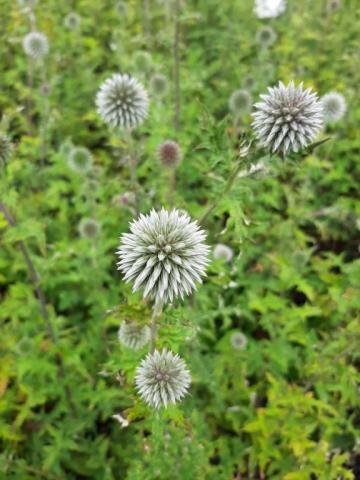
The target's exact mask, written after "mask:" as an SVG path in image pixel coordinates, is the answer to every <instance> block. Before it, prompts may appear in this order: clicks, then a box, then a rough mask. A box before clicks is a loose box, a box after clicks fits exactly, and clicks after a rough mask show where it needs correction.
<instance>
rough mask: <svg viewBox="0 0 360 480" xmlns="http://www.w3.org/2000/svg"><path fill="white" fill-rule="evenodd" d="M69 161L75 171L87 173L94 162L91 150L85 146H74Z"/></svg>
mask: <svg viewBox="0 0 360 480" xmlns="http://www.w3.org/2000/svg"><path fill="white" fill-rule="evenodd" d="M68 163H69V166H70V168H71V169H72V170H74V171H75V172H78V173H81V174H84V173H87V172H88V171H89V170H90V169H91V167H92V163H93V159H92V155H91V152H90V151H89V150H88V149H87V148H85V147H74V148H72V149H71V150H70V153H69V157H68Z"/></svg>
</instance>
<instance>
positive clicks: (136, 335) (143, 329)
mask: <svg viewBox="0 0 360 480" xmlns="http://www.w3.org/2000/svg"><path fill="white" fill-rule="evenodd" d="M118 336H119V341H120V343H122V344H123V345H125V347H128V348H132V349H133V350H140V349H141V348H143V347H144V346H145V345H146V344H147V343H148V342H149V340H150V328H149V327H148V326H147V325H138V324H137V323H136V322H126V321H124V322H122V323H121V325H120V328H119V333H118Z"/></svg>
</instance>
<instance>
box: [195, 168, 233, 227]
mask: <svg viewBox="0 0 360 480" xmlns="http://www.w3.org/2000/svg"><path fill="white" fill-rule="evenodd" d="M241 168H242V165H241V162H237V164H236V165H235V167H234V169H233V171H232V172H231V174H230V176H229V178H228V181H227V182H226V184H225V187H224V189H223V190H222V191H221V192H220V193H219V194H218V195H217V197H215V199H214V201H213V202H212V203H211V204H210V205H209V206H208V208H207V209H206V210H205V212H204V213H203V214H202V215H201V217H200V219H199V223H205V222H206V220H207V218H208V217H209V215H210V214H211V213H212V212H213V211H214V210H215V208H216V207H217V206H218V205H219V203H220V201H221V199H222V198H223V197H224V196H225V195H226V194H227V193H229V192H230V190H231V188H232V186H233V184H234V182H235V180H236V178H237V176H238V174H239V172H240V170H241Z"/></svg>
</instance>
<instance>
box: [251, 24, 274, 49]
mask: <svg viewBox="0 0 360 480" xmlns="http://www.w3.org/2000/svg"><path fill="white" fill-rule="evenodd" d="M276 38H277V35H276V32H275V30H274V29H273V28H272V27H270V25H264V26H263V27H261V28H260V29H259V30H258V31H257V32H256V41H257V43H258V44H259V45H260V47H262V48H268V47H271V45H272V44H273V43H274V42H275V41H276Z"/></svg>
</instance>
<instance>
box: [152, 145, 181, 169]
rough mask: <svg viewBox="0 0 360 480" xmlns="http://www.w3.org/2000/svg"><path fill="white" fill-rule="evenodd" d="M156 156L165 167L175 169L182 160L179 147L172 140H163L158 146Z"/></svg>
mask: <svg viewBox="0 0 360 480" xmlns="http://www.w3.org/2000/svg"><path fill="white" fill-rule="evenodd" d="M157 156H158V158H159V160H160V162H161V163H162V164H163V165H164V166H165V167H176V166H177V165H178V164H179V163H180V162H181V159H182V152H181V148H180V145H179V144H178V143H176V142H174V141H173V140H165V142H163V143H161V144H160V145H159V146H158V148H157Z"/></svg>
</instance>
